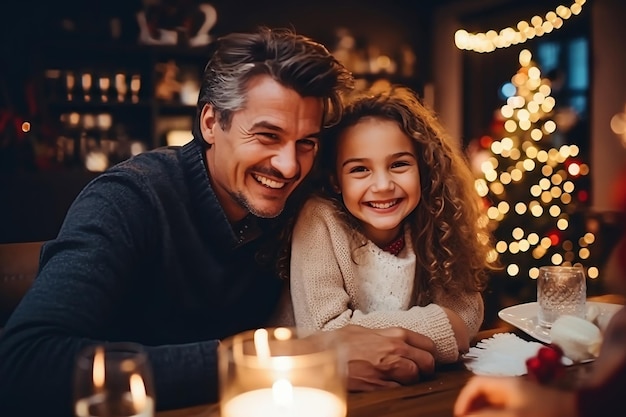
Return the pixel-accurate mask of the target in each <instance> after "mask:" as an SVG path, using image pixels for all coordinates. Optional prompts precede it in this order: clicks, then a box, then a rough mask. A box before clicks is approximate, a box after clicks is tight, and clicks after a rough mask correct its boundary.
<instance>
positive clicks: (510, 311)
mask: <svg viewBox="0 0 626 417" xmlns="http://www.w3.org/2000/svg"><path fill="white" fill-rule="evenodd" d="M589 306H596V307H597V308H598V310H599V311H600V316H605V315H613V314H615V312H617V311H618V310H619V309H621V308H622V307H623V306H622V305H620V304H609V303H600V302H597V301H587V307H589ZM538 310H539V305H538V304H537V302H532V303H526V304H518V305H515V306H511V307H507V308H505V309H503V310H500V311H499V312H498V317H500V318H501V319H502V320H504V321H506V322H507V323H509V324H512V325H513V326H515V327H517V328H518V329H520V330H523V331H524V332H525V333H527V334H529V335H530V336H532V337H534V338H535V339H537V340H539V341H541V342H544V343H550V329H548V328H545V327H541V326H539V320H538V319H537V311H538ZM599 318H600V317H599ZM600 321H601V320H600Z"/></svg>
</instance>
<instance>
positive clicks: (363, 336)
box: [322, 325, 435, 391]
mask: <svg viewBox="0 0 626 417" xmlns="http://www.w3.org/2000/svg"><path fill="white" fill-rule="evenodd" d="M322 333H326V335H325V337H326V338H327V340H328V341H329V342H330V343H337V344H339V345H341V347H342V351H343V354H344V355H345V358H346V359H347V363H348V390H350V391H374V390H377V389H381V388H390V387H397V386H400V385H407V384H412V383H415V382H417V381H419V380H420V379H422V377H423V376H425V375H431V374H433V372H434V370H435V358H434V353H435V344H434V342H433V341H432V340H431V339H430V338H429V337H427V336H424V335H421V334H419V333H415V332H412V331H410V330H406V329H403V328H399V327H393V328H386V329H368V328H365V327H361V326H357V325H348V326H345V327H342V328H341V329H337V330H335V331H332V332H322ZM331 334H332V336H331Z"/></svg>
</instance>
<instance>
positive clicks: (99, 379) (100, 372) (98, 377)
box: [93, 346, 104, 389]
mask: <svg viewBox="0 0 626 417" xmlns="http://www.w3.org/2000/svg"><path fill="white" fill-rule="evenodd" d="M93 385H94V386H95V387H96V388H98V389H99V388H103V387H104V348H103V347H102V346H98V347H96V353H95V354H94V356H93Z"/></svg>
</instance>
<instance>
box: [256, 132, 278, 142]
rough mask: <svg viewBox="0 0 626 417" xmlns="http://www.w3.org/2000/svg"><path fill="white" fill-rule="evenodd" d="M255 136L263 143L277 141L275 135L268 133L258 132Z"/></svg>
mask: <svg viewBox="0 0 626 417" xmlns="http://www.w3.org/2000/svg"><path fill="white" fill-rule="evenodd" d="M255 135H256V136H257V137H259V138H260V139H261V141H263V142H275V141H277V140H278V139H279V138H278V135H277V134H275V133H270V132H258V133H255Z"/></svg>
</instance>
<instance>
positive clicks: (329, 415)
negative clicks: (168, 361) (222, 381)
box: [222, 387, 346, 417]
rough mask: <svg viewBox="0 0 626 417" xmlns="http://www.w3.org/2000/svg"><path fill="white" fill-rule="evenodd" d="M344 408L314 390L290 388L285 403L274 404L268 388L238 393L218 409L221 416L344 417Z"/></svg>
mask: <svg viewBox="0 0 626 417" xmlns="http://www.w3.org/2000/svg"><path fill="white" fill-rule="evenodd" d="M345 415H346V405H345V403H344V402H343V401H342V400H341V399H340V398H339V397H337V396H336V395H334V394H332V393H330V392H327V391H322V390H321V389H317V388H309V387H293V388H292V397H291V399H290V400H289V401H287V402H285V401H277V400H276V395H275V392H274V391H273V390H272V388H263V389H257V390H253V391H249V392H245V393H243V394H239V395H237V396H235V397H233V398H232V399H230V400H228V401H227V402H226V403H225V404H224V406H223V407H222V417H345Z"/></svg>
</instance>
